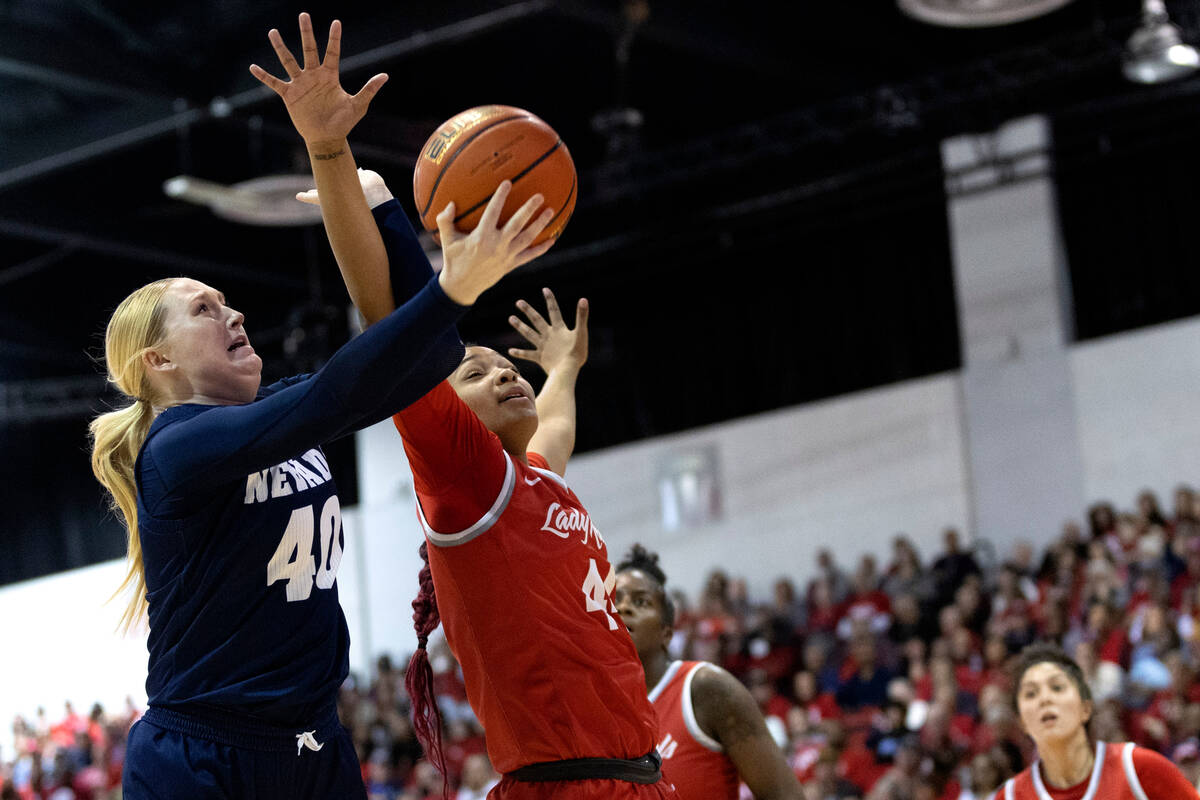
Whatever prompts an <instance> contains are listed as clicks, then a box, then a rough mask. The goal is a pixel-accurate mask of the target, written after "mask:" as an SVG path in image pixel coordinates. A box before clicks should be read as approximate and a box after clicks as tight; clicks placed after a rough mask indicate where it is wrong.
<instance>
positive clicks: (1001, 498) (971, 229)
mask: <svg viewBox="0 0 1200 800" xmlns="http://www.w3.org/2000/svg"><path fill="white" fill-rule="evenodd" d="M1049 144H1050V132H1049V126H1048V124H1047V123H1046V120H1045V119H1044V118H1042V117H1029V118H1025V119H1020V120H1016V121H1013V122H1011V123H1007V124H1006V125H1004V126H1002V127H1001V128H1000V129H998V130H997V131H995V132H993V133H990V134H985V135H968V136H959V137H955V138H953V139H948V140H946V141H945V142H943V145H942V160H943V165H944V167H945V170H946V175H947V195H948V198H949V199H948V214H949V219H950V233H951V242H952V252H953V258H954V276H955V289H956V294H957V299H958V318H959V330H960V333H961V337H962V352H963V361H964V364H963V371H962V393H963V427H964V429H965V440H966V443H967V463H968V466H969V470H970V478H971V480H970V485H971V495H972V496H971V505H972V511H973V523H974V524H973V527H974V530H973V531H972V533H973V535H974V536H975V537H982V538H984V539H986V540H988V541H990V542H991V543H992V545H993V546H994V547H995V549H996V555H997V556H998V557H999V558H1000V559H1005V558H1007V557H1008V556H1009V554H1010V553H1011V551H1012V545H1013V543H1015V542H1016V541H1018V540H1020V539H1029V540H1031V541H1033V542H1034V543H1035V544H1037V545H1044V544H1045V543H1046V542H1047V541H1049V540H1050V539H1051V538H1052V537H1054V536H1056V535H1057V534H1058V532H1059V530H1060V529H1061V526H1062V523H1063V522H1064V521H1065V520H1067V519H1070V518H1075V519H1078V518H1079V517H1080V515H1081V512H1082V510H1083V508H1084V505H1085V498H1084V494H1083V463H1082V458H1081V453H1080V446H1079V434H1078V430H1077V423H1076V404H1075V399H1074V393H1073V388H1072V381H1071V370H1070V364H1069V362H1068V353H1067V344H1068V343H1069V340H1070V338H1071V336H1072V320H1071V313H1070V309H1071V303H1070V285H1069V278H1068V274H1067V271H1066V258H1065V253H1064V248H1063V244H1062V235H1061V231H1060V229H1059V223H1058V211H1057V205H1056V201H1055V194H1054V185H1053V183H1052V180H1051V178H1050V177H1048V175H1047V170H1046V166H1047V162H1048V156H1047V155H1046V154H1047V152H1048V149H1049Z"/></svg>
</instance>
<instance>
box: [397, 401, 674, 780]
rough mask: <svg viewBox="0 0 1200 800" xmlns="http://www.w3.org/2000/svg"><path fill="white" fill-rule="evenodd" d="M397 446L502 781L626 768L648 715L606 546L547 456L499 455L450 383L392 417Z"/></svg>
mask: <svg viewBox="0 0 1200 800" xmlns="http://www.w3.org/2000/svg"><path fill="white" fill-rule="evenodd" d="M393 419H394V421H395V423H396V428H397V429H398V430H399V431H400V434H401V435H402V436H403V438H404V449H405V452H406V453H407V454H408V459H409V465H410V466H411V467H412V472H413V481H414V485H415V489H416V494H417V500H418V515H419V517H420V519H421V524H422V526H423V527H424V529H425V534H426V537H427V539H428V541H429V544H430V545H431V546H430V548H429V565H430V568H431V571H432V573H433V582H434V586H435V589H436V591H437V601H438V608H439V611H440V613H441V618H442V625H443V626H444V627H445V631H446V640H447V642H448V643H449V645H450V648H451V650H453V652H454V655H455V656H456V657H457V659H458V661H459V663H460V664H461V665H462V670H463V678H464V682H465V684H466V689H467V699H468V700H469V701H470V703H471V707H472V708H473V709H474V710H475V713H476V715H477V716H478V717H479V720H480V722H481V723H482V724H483V727H484V731H485V732H486V736H487V749H488V756H489V757H490V758H491V761H492V764H493V765H494V766H495V767H496V769H497V770H498V771H499V772H501V773H507V772H511V771H513V770H515V769H518V768H520V767H523V766H526V765H529V764H536V763H541V762H547V761H562V760H566V759H576V758H589V757H590V758H597V757H599V758H622V759H636V758H640V757H642V756H645V755H646V754H647V753H649V752H650V751H651V750H652V748H653V747H654V741H655V728H656V725H655V719H654V709H653V708H652V707H651V706H650V703H649V702H648V701H647V700H646V697H645V677H644V673H643V672H642V665H641V662H640V661H639V660H638V657H637V651H636V650H635V649H634V647H633V641H632V640H631V639H630V637H629V632H628V631H627V630H626V629H625V626H624V624H623V623H622V622H621V620H620V617H619V616H618V615H617V613H616V607H615V606H614V605H613V603H612V596H611V590H612V587H613V585H614V584H615V583H616V576H615V575H614V573H613V569H612V566H611V565H610V564H609V561H608V554H607V548H606V547H605V544H604V540H603V539H602V538H601V536H600V532H599V531H598V530H597V529H596V526H595V525H593V524H592V522H591V518H590V517H589V516H588V513H587V511H586V510H584V508H583V505H582V504H581V503H580V502H579V498H577V497H576V496H575V493H574V492H572V491H571V490H570V489H569V488H567V485H566V484H565V483H564V482H563V480H562V478H560V477H559V476H558V475H556V474H554V473H553V472H550V471H549V470H547V469H546V462H545V460H544V459H543V458H542V457H541V456H539V455H537V454H530V455H529V466H526V465H525V464H523V463H521V462H520V461H518V460H516V459H514V458H512V457H510V456H509V455H508V454H507V453H506V452H504V448H503V447H502V446H501V444H500V440H499V439H498V438H497V437H496V435H495V434H493V433H491V432H490V431H489V430H488V429H487V428H486V427H485V426H484V425H483V423H481V422H480V421H479V419H478V417H476V416H475V414H474V413H473V412H472V411H471V410H470V408H469V407H468V406H467V405H466V404H465V403H464V402H463V401H462V400H460V399H459V397H458V395H456V394H455V393H454V390H453V389H452V388H451V387H450V385H449V384H448V383H444V382H443V383H442V384H440V385H439V386H437V387H436V388H435V389H434V390H433V391H431V392H430V393H429V394H428V395H426V396H425V397H424V398H422V399H421V400H419V401H417V402H416V403H414V404H413V405H411V406H409V407H408V408H407V409H405V410H404V411H402V412H400V413H399V414H397V415H395V417H394V418H393ZM592 796H595V797H640V798H658V797H670V796H671V794H670V792H669V790H668V788H667V784H666V783H664V782H663V781H659V783H658V784H655V785H639V784H634V783H629V782H625V781H614V780H586V781H569V782H545V783H524V782H518V781H514V780H512V779H510V778H507V777H506V778H505V779H504V780H503V781H501V783H500V785H499V786H497V787H496V788H495V789H493V790H492V792H491V793H490V794H489V797H491V798H516V797H520V798H534V797H547V798H549V797H571V798H581V797H592Z"/></svg>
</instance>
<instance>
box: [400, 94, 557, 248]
mask: <svg viewBox="0 0 1200 800" xmlns="http://www.w3.org/2000/svg"><path fill="white" fill-rule="evenodd" d="M506 179H507V180H510V181H512V186H513V188H512V192H511V193H510V194H509V196H508V199H507V201H505V203H504V209H503V211H502V213H501V214H500V224H502V225H503V224H504V222H505V221H507V220H508V218H509V217H510V216H512V214H513V212H515V211H516V210H517V209H518V208H520V207H521V206H522V205H523V204H524V203H525V201H526V200H528V199H529V198H530V197H532V196H533V195H535V194H537V193H539V192H540V193H541V194H542V196H543V197H545V198H546V202H545V205H544V206H543V208H551V209H554V218H553V219H552V220H551V221H550V224H549V225H547V226H546V229H545V230H543V231H542V232H541V233H540V234H539V235H538V237H537V239H536V240H534V244H540V243H542V242H544V241H546V240H548V239H556V238H558V236H559V235H560V234H561V233H562V232H563V228H565V227H566V225H567V220H569V219H570V218H571V212H572V211H573V210H574V209H575V195H576V191H577V187H576V176H575V162H574V161H572V160H571V154H570V153H569V152H568V151H567V146H566V145H565V144H563V142H562V139H560V138H558V134H557V133H555V132H554V129H553V128H551V127H550V126H549V125H547V124H546V123H545V122H543V121H542V120H541V119H539V118H538V117H536V116H534V115H533V114H531V113H529V112H528V111H524V110H522V109H520V108H513V107H512V106H497V105H492V106H478V107H476V108H470V109H467V110H466V111H463V112H462V113H460V114H456V115H455V116H453V117H451V118H450V119H448V120H446V122H444V123H443V124H442V125H441V126H439V127H438V129H437V130H436V131H434V133H433V135H432V136H430V137H429V140H428V141H426V142H425V146H424V147H422V148H421V155H420V156H419V157H418V159H417V166H416V167H415V168H414V170H413V196H414V198H415V200H416V205H417V211H418V212H419V213H420V215H421V224H422V225H424V226H425V229H426V230H429V231H433V235H434V239H437V238H438V235H437V215H438V214H439V213H441V211H442V210H443V209H444V208H445V207H446V204H447V203H450V202H451V201H453V202H454V208H455V218H454V226H455V227H456V228H457V229H458V230H460V231H462V232H463V233H470V232H471V231H472V230H474V228H475V226H476V225H477V224H479V218H480V217H481V216H482V215H483V209H484V207H485V206H486V205H487V202H488V200H489V199H490V198H491V196H492V194H493V193H494V192H495V191H496V187H497V186H499V185H500V182H501V181H504V180H506Z"/></svg>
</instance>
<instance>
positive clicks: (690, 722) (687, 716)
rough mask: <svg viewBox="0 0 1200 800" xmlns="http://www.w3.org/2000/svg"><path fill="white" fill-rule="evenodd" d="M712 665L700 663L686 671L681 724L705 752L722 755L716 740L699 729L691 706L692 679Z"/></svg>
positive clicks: (722, 751) (721, 748)
mask: <svg viewBox="0 0 1200 800" xmlns="http://www.w3.org/2000/svg"><path fill="white" fill-rule="evenodd" d="M711 666H712V665H711V664H709V663H707V662H704V661H701V662H700V663H699V664H697V665H696V666H694V667H692V668H691V670H689V671H688V674H687V677H686V678H684V679H683V697H682V698H681V699H682V700H683V722H684V724H685V725H687V729H688V733H690V734H691V735H692V738H693V739H695V740H696V742H697V743H699V744H700V745H701V746H703V747H704V749H705V750H711V751H712V752H714V753H724V752H725V748H724V747H722V746H721V743H720V742H718V741H717V740H716V739H714V738H712V737H711V736H709V735H708V734H707V733H705V732H704V729H703V728H701V727H700V723H699V722H697V721H696V709H695V708H693V706H692V679H693V678H695V677H696V673H697V672H699V671H700V670H702V669H704V668H705V667H711Z"/></svg>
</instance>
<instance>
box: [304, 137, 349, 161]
mask: <svg viewBox="0 0 1200 800" xmlns="http://www.w3.org/2000/svg"><path fill="white" fill-rule="evenodd" d="M304 146H305V147H306V148H307V149H308V157H309V158H310V159H312V160H313V161H334V160H337V159H339V158H345V157H346V156H348V155H349V154H350V143H349V142H348V141H346V137H345V136H342V137H332V138H331V137H326V136H316V137H313V138H309V137H305V138H304Z"/></svg>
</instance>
